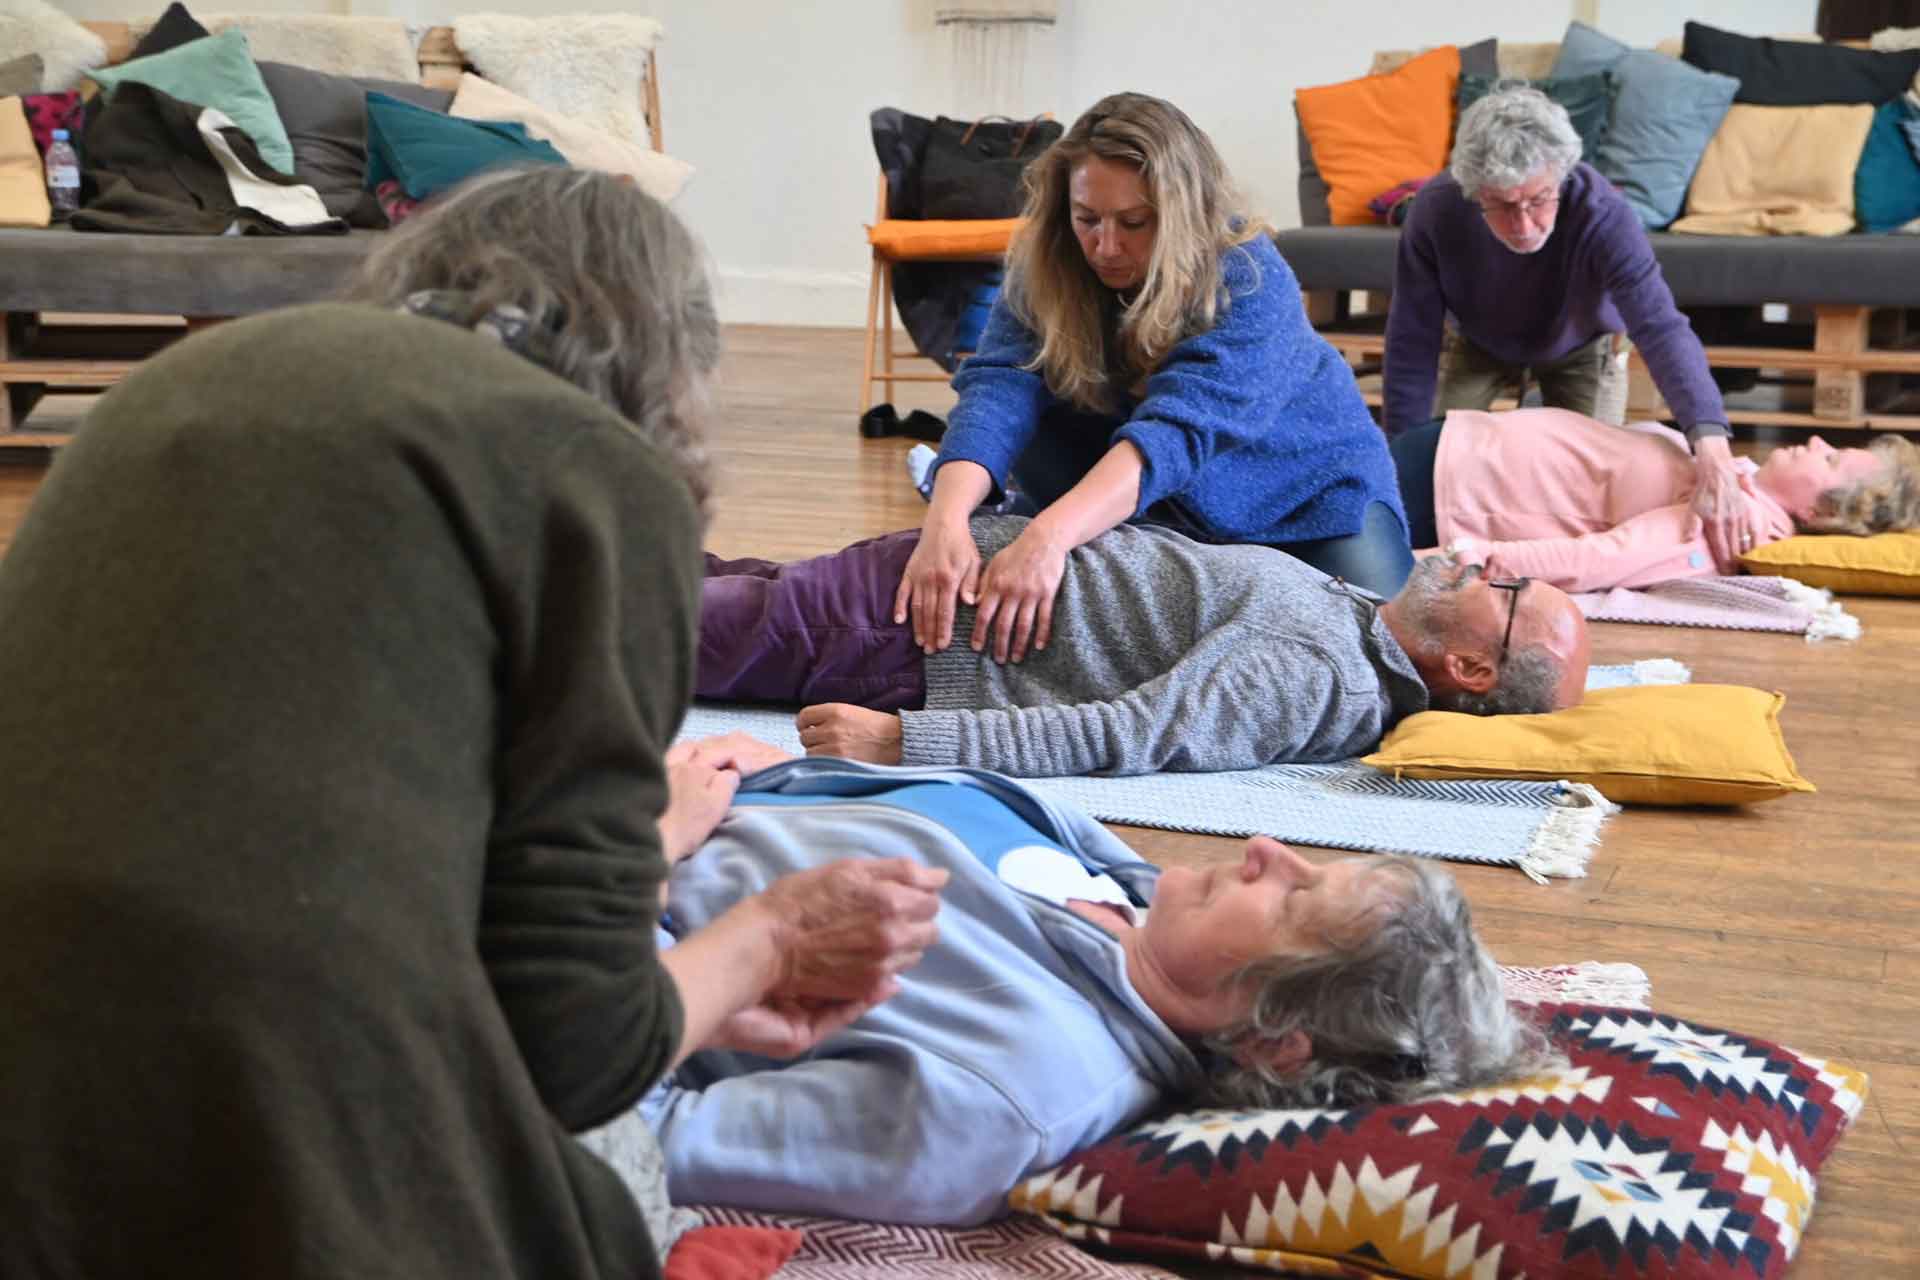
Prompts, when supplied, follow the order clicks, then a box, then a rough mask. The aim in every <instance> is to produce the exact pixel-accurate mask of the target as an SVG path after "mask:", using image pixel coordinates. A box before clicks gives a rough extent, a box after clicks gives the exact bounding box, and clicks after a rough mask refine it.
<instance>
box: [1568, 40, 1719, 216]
mask: <svg viewBox="0 0 1920 1280" xmlns="http://www.w3.org/2000/svg"><path fill="white" fill-rule="evenodd" d="M1602 71H1605V72H1610V73H1612V75H1613V77H1614V80H1615V82H1616V84H1617V86H1618V87H1617V90H1616V92H1615V94H1614V98H1613V111H1612V114H1611V115H1610V116H1609V117H1608V119H1607V132H1606V135H1605V136H1604V137H1603V138H1601V140H1600V145H1599V147H1598V148H1597V149H1596V151H1595V153H1594V161H1593V167H1594V168H1595V169H1598V170H1599V171H1600V173H1601V175H1602V176H1603V177H1605V178H1606V179H1607V181H1609V182H1611V183H1613V185H1614V186H1616V187H1618V188H1619V189H1620V194H1621V195H1623V196H1625V197H1626V200H1627V203H1628V204H1629V205H1631V206H1633V211H1634V212H1635V213H1636V214H1638V215H1639V216H1640V223H1641V225H1642V226H1644V227H1646V228H1647V229H1648V230H1649V231H1657V230H1659V229H1660V228H1661V227H1664V226H1666V225H1667V224H1668V223H1669V222H1672V221H1673V220H1674V219H1675V218H1677V217H1679V216H1680V210H1681V209H1682V207H1684V206H1685V204H1686V202H1687V187H1688V185H1689V184H1690V183H1691V182H1692V181H1693V171H1694V170H1695V169H1697V168H1699V166H1700V156H1701V153H1703V152H1704V151H1706V149H1707V143H1708V142H1710V141H1712V140H1713V135H1714V131H1715V130H1717V129H1718V128H1719V127H1720V122H1721V121H1722V120H1725V119H1726V118H1727V109H1728V108H1729V107H1731V106H1733V95H1734V94H1736V93H1738V92H1739V91H1740V82H1739V81H1738V80H1736V79H1734V78H1733V77H1732V76H1723V75H1721V74H1719V73H1718V72H1714V71H1702V70H1700V69H1699V68H1698V67H1690V66H1688V65H1687V64H1686V63H1684V62H1682V61H1680V60H1679V59H1678V58H1669V57H1668V56H1667V55H1666V54H1664V53H1655V52H1653V51H1652V50H1651V49H1635V48H1632V47H1631V46H1629V45H1626V44H1622V43H1621V42H1620V41H1618V40H1615V39H1614V38H1613V37H1612V36H1607V35H1602V34H1601V33H1600V32H1598V31H1595V30H1594V29H1593V28H1592V27H1590V26H1588V25H1587V24H1586V23H1584V22H1574V23H1570V24H1568V26H1567V34H1566V36H1565V38H1564V39H1562V40H1561V42H1560V56H1559V57H1558V58H1556V59H1555V60H1554V63H1553V73H1552V78H1553V79H1556V80H1561V79H1566V78H1569V77H1572V76H1590V75H1596V74H1598V73H1600V72H1602Z"/></svg>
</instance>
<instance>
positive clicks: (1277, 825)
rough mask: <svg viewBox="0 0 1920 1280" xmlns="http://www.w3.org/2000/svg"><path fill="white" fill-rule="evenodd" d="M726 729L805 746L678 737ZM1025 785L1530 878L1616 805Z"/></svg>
mask: <svg viewBox="0 0 1920 1280" xmlns="http://www.w3.org/2000/svg"><path fill="white" fill-rule="evenodd" d="M733 730H742V731H745V732H747V733H750V734H752V735H753V736H754V737H756V738H759V739H760V740H762V741H763V742H770V743H772V744H773V745H774V746H777V747H780V748H782V749H784V750H787V751H791V752H793V753H794V754H796V755H798V754H801V746H800V738H799V734H798V733H797V732H796V731H795V729H794V726H793V713H792V712H790V711H779V710H768V709H766V708H760V707H737V706H728V705H708V704H698V705H696V706H694V707H693V708H692V709H691V710H690V711H688V712H687V718H686V722H685V724H683V725H682V726H681V731H680V736H681V737H682V738H683V739H685V738H704V737H707V736H708V735H710V734H716V733H727V732H731V731H733ZM1022 783H1023V784H1024V785H1025V786H1027V787H1029V788H1031V789H1032V790H1033V791H1034V792H1035V793H1037V794H1039V795H1042V796H1045V797H1046V798H1047V799H1049V800H1055V801H1059V802H1061V803H1064V804H1069V805H1072V806H1073V807H1075V808H1077V809H1079V810H1081V811H1082V812H1084V813H1087V814H1089V815H1090V816H1092V817H1094V818H1098V819H1099V820H1100V821H1102V822H1117V823H1124V824H1127V825H1129V826H1136V827H1158V828H1161V829H1163V830H1167V831H1191V832H1195V833H1197V834H1202V835H1220V836H1250V835H1270V836H1273V837H1275V838H1276V839H1280V840H1288V841H1292V842H1293V843H1296V844H1311V845H1320V846H1322V847H1324V848H1329V849H1352V850H1356V851H1359V852H1363V853H1404V854H1410V855H1412V856H1414V857H1422V858H1447V859H1452V860H1455V861H1460V862H1478V863H1483V864H1492V865H1496V866H1508V867H1518V868H1519V869H1520V870H1522V871H1525V872H1526V873H1527V874H1528V875H1530V876H1532V877H1533V878H1534V879H1536V880H1542V879H1544V877H1547V876H1583V875H1585V874H1586V865H1587V861H1588V859H1590V858H1591V857H1592V856H1593V850H1594V847H1595V845H1596V844H1597V843H1598V842H1599V838H1600V829H1601V827H1602V825H1603V824H1604V823H1605V822H1606V820H1607V818H1608V816H1609V815H1611V814H1612V813H1613V812H1614V811H1615V809H1616V807H1617V806H1615V805H1614V804H1612V803H1611V802H1610V801H1608V800H1607V799H1606V798H1605V797H1604V796H1602V795H1601V794H1600V793H1599V792H1598V791H1595V790H1594V789H1593V788H1592V787H1590V786H1586V785H1585V784H1582V783H1572V782H1493V781H1488V782H1420V781H1415V780H1412V779H1406V780H1401V781H1396V780H1394V779H1393V778H1391V777H1389V776H1388V775H1386V774H1384V773H1382V772H1380V771H1379V770H1377V769H1371V768H1368V767H1367V766H1365V765H1362V764H1359V763H1357V762H1349V763H1345V764H1333V765H1291V764H1276V765H1267V766H1266V767H1264V768H1260V769H1246V770H1241V771H1238V772H1234V773H1151V774H1144V775H1140V776H1137V777H1128V778H1026V779H1022Z"/></svg>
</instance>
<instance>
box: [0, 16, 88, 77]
mask: <svg viewBox="0 0 1920 1280" xmlns="http://www.w3.org/2000/svg"><path fill="white" fill-rule="evenodd" d="M29 53H37V54H39V55H40V60H41V61H42V62H43V63H45V64H46V69H45V71H44V72H43V73H42V78H41V82H40V89H41V91H42V92H44V93H60V92H63V91H65V90H67V89H72V88H76V87H78V85H79V84H80V73H81V72H83V71H85V70H87V69H88V68H89V67H97V66H99V65H100V64H101V63H103V62H105V61H106V60H107V42H106V41H105V40H102V39H101V38H100V37H99V36H97V35H95V34H93V32H91V31H89V30H87V29H86V28H85V27H83V26H81V25H80V24H79V23H77V22H75V21H74V20H73V19H72V18H69V17H68V16H67V15H66V14H64V13H62V12H60V10H58V9H56V8H54V7H53V6H52V5H50V4H48V3H46V0H0V62H7V61H10V60H12V59H14V58H19V57H23V56H25V55H26V54H29Z"/></svg>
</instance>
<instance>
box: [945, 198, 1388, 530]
mask: <svg viewBox="0 0 1920 1280" xmlns="http://www.w3.org/2000/svg"><path fill="white" fill-rule="evenodd" d="M1220 274H1221V276H1222V278H1223V280H1224V281H1225V284H1226V288H1227V292H1228V295H1229V296H1230V298H1231V299H1232V302H1231V305H1230V306H1228V307H1227V308H1226V309H1225V310H1224V311H1222V312H1220V313H1219V316H1218V319H1216V320H1215V322H1214V326H1213V328H1211V329H1209V330H1207V331H1206V332H1205V333H1199V334H1195V335H1194V336H1193V337H1191V338H1187V339H1185V340H1183V341H1181V342H1179V343H1177V344H1176V345H1175V346H1174V348H1173V349H1172V350H1171V351H1169V352H1168V353H1167V355H1166V358H1165V359H1163V360H1162V361H1161V362H1160V367H1159V368H1157V369H1155V370H1154V371H1153V373H1152V374H1151V375H1150V376H1149V377H1148V378H1147V385H1146V395H1145V396H1144V397H1143V398H1142V399H1140V400H1139V401H1137V402H1135V401H1129V402H1128V403H1127V406H1126V408H1125V410H1124V411H1123V412H1121V413H1117V414H1114V415H1113V416H1112V417H1111V418H1110V419H1109V423H1110V426H1111V431H1112V435H1111V437H1110V443H1111V444H1117V443H1119V442H1120V441H1122V440H1131V441H1132V442H1133V444H1134V446H1135V447H1136V448H1138V449H1139V450H1140V454H1141V456H1142V457H1143V458H1145V459H1146V467H1145V470H1144V471H1143V472H1142V473H1141V476H1140V503H1139V506H1138V507H1136V508H1135V510H1134V516H1135V518H1136V519H1138V518H1141V517H1145V518H1146V519H1147V520H1149V521H1152V522H1156V523H1162V524H1170V525H1173V526H1175V527H1177V528H1180V529H1181V530H1182V531H1184V532H1186V533H1188V534H1190V535H1192V536H1194V537H1196V538H1199V539H1200V540H1202V541H1206V542H1255V543H1265V544H1268V545H1276V544H1285V543H1289V542H1302V541H1306V540H1308V539H1312V538H1333V537H1344V536H1346V535H1347V534H1351V533H1357V532H1359V530H1360V522H1361V517H1362V516H1363V515H1364V514H1365V512H1366V507H1367V504H1368V503H1369V502H1383V503H1385V504H1386V505H1387V506H1388V507H1390V508H1391V509H1392V510H1393V512H1394V513H1395V514H1396V515H1399V516H1400V518H1401V521H1402V523H1403V524H1404V523H1405V520H1406V517H1405V515H1404V514H1403V513H1402V512H1401V508H1400V488H1399V485H1398V484H1397V483H1396V482H1395V480H1394V472H1393V459H1392V458H1391V457H1390V456H1388V454H1387V442H1386V437H1385V436H1384V435H1382V434H1381V432H1380V429H1379V428H1378V427H1376V426H1375V425H1374V423H1373V416H1372V415H1371V414H1369V413H1368V412H1367V406H1366V403H1365V402H1364V401H1362V400H1361V398H1360V389H1359V387H1358V386H1356V385H1355V384H1354V381H1353V371H1352V370H1351V369H1349V368H1348V367H1347V363H1346V361H1344V360H1342V359H1341V358H1340V356H1339V354H1338V353H1337V352H1335V351H1334V349H1333V348H1332V347H1331V346H1329V345H1328V344H1327V340H1326V339H1325V338H1322V337H1321V336H1320V335H1319V334H1317V333H1315V332H1314V331H1313V326H1311V325H1309V324H1308V323H1307V314H1306V308H1305V307H1304V306H1303V305H1302V303H1301V301H1300V285H1299V283H1298V282H1297V281H1296V280H1295V279H1294V276H1293V271H1292V269H1291V268H1289V267H1288V266H1287V264H1286V262H1285V261H1284V260H1283V259H1282V258H1281V257H1280V252H1279V250H1277V249H1275V248H1274V246H1273V241H1272V240H1270V239H1269V238H1268V237H1266V236H1264V235H1262V236H1256V237H1255V238H1254V239H1252V240H1249V241H1248V242H1247V243H1246V244H1245V245H1242V246H1239V247H1237V248H1232V249H1228V250H1227V251H1226V252H1225V253H1224V254H1223V255H1222V257H1221V262H1220ZM1037 348H1038V343H1037V342H1036V341H1035V339H1034V335H1033V333H1032V332H1031V331H1030V330H1029V329H1027V327H1026V326H1025V325H1023V324H1021V323H1020V321H1019V320H1018V319H1016V318H1015V317H1014V315H1013V313H1012V312H1011V311H1010V310H1009V309H1008V307H1007V304H1006V302H1005V299H1004V298H1003V299H1002V300H1001V301H998V302H996V303H994V306H993V313H992V315H991V316H990V317H989V318H988V320H987V330H986V332H985V333H984V334H983V335H981V339H980V349H979V351H978V352H977V353H976V354H974V355H973V356H972V357H970V358H969V359H968V360H967V362H966V363H965V364H964V365H962V366H961V367H960V372H959V374H958V376H956V377H955V378H954V380H953V386H954V389H955V390H956V391H958V392H959V393H960V402H959V403H958V404H957V405H955V406H954V410H953V414H952V416H951V417H950V418H949V419H948V422H947V430H946V434H945V435H944V436H943V437H942V438H941V441H940V459H939V463H938V464H936V465H943V464H945V463H948V462H952V461H954V460H956V459H964V460H965V461H968V462H977V463H979V464H980V465H981V466H982V467H984V468H986V470H987V471H988V473H989V474H991V475H992V476H993V481H994V484H995V486H996V487H997V486H1000V485H1004V484H1005V483H1006V480H1007V474H1008V472H1009V471H1010V470H1011V469H1012V467H1013V464H1014V463H1015V462H1017V461H1018V460H1019V458H1020V456H1021V455H1022V454H1023V453H1025V452H1026V450H1027V447H1028V446H1029V445H1031V444H1032V443H1034V439H1035V436H1036V435H1037V433H1038V432H1039V430H1040V420H1041V418H1042V416H1043V415H1044V414H1046V413H1047V412H1049V411H1050V410H1053V409H1055V408H1058V407H1061V406H1062V402H1061V401H1060V400H1059V399H1058V398H1057V397H1056V396H1054V394H1053V393H1052V392H1051V391H1049V390H1048V389H1047V384H1046V382H1045V380H1044V379H1043V378H1042V377H1041V376H1040V375H1039V374H1038V373H1035V372H1032V371H1030V370H1028V369H1027V367H1026V366H1027V365H1028V364H1030V363H1031V362H1032V361H1033V356H1034V352H1035V351H1036V349H1037Z"/></svg>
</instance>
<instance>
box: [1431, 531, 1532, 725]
mask: <svg viewBox="0 0 1920 1280" xmlns="http://www.w3.org/2000/svg"><path fill="white" fill-rule="evenodd" d="M1459 562H1460V557H1459V556H1458V555H1457V554H1455V553H1453V552H1450V551H1449V552H1444V553H1442V554H1440V555H1435V556H1428V557H1427V558H1426V559H1424V560H1422V561H1420V562H1419V563H1418V564H1417V565H1415V566H1414V569H1413V573H1412V575H1411V576H1409V577H1408V579H1407V584H1406V586H1405V587H1403V588H1402V589H1401V591H1400V595H1399V597H1398V599H1399V602H1400V606H1401V611H1402V613H1403V614H1404V616H1405V617H1406V618H1407V620H1408V621H1409V622H1410V623H1412V625H1413V630H1414V633H1415V634H1414V636H1413V638H1412V642H1411V643H1412V647H1413V648H1414V649H1416V650H1418V651H1419V652H1420V654H1421V656H1423V657H1427V658H1438V657H1439V656H1440V655H1442V654H1444V653H1445V652H1446V651H1447V644H1448V637H1450V636H1452V635H1454V634H1455V633H1456V632H1457V631H1458V630H1459V629H1460V627H1461V626H1462V625H1463V624H1462V623H1461V621H1460V613H1459V607H1458V606H1459V596H1458V591H1457V588H1458V587H1459V586H1463V585H1465V582H1466V581H1467V579H1462V580H1461V582H1459V583H1455V584H1453V585H1451V586H1450V585H1448V584H1447V583H1445V582H1443V581H1442V578H1441V574H1440V570H1442V569H1445V568H1449V567H1451V566H1453V565H1456V564H1458V563H1459ZM1485 572H1486V569H1485V566H1483V565H1469V566H1468V573H1469V574H1484V573H1485ZM1514 607H1515V608H1518V607H1519V601H1518V600H1515V601H1514ZM1566 674H1567V671H1566V666H1565V665H1564V664H1563V663H1562V662H1561V660H1560V659H1559V658H1556V657H1555V656H1554V655H1553V653H1552V651H1550V650H1549V649H1547V648H1546V647H1545V646H1544V645H1539V644H1518V645H1514V646H1513V647H1512V648H1511V649H1509V650H1508V651H1507V656H1506V660H1505V661H1504V662H1502V663H1501V664H1500V670H1499V676H1498V679H1497V680H1496V681H1495V682H1494V685H1493V687H1492V688H1490V689H1488V690H1487V691H1486V692H1484V693H1474V692H1473V691H1471V690H1468V689H1460V688H1447V689H1433V690H1429V697H1430V702H1429V705H1430V706H1431V707H1432V708H1433V709H1434V710H1435V711H1461V712H1465V713H1466V714H1467V715H1470V716H1505V715H1533V714H1536V713H1538V712H1543V711H1552V710H1554V709H1555V708H1556V707H1557V706H1558V705H1559V696H1560V682H1561V680H1563V679H1564V678H1565V677H1566Z"/></svg>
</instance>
